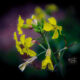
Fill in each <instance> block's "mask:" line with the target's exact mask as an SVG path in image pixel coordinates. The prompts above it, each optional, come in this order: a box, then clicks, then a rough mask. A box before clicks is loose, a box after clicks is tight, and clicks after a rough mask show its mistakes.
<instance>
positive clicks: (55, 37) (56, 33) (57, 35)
mask: <svg viewBox="0 0 80 80" xmlns="http://www.w3.org/2000/svg"><path fill="white" fill-rule="evenodd" d="M58 37H59V33H58V31H57V30H55V31H54V34H53V36H52V39H57V38H58Z"/></svg>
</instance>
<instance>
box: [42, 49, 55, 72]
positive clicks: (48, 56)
mask: <svg viewBox="0 0 80 80" xmlns="http://www.w3.org/2000/svg"><path fill="white" fill-rule="evenodd" d="M47 66H48V69H49V70H51V71H53V70H54V67H53V64H52V61H51V50H50V49H48V50H47V52H46V58H45V59H44V60H43V61H42V69H46V67H47Z"/></svg>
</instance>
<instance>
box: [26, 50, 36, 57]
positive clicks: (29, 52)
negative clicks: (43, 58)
mask: <svg viewBox="0 0 80 80" xmlns="http://www.w3.org/2000/svg"><path fill="white" fill-rule="evenodd" d="M27 54H28V55H29V56H36V55H37V53H36V52H34V51H33V50H31V49H27Z"/></svg>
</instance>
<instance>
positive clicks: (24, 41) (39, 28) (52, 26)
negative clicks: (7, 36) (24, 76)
mask: <svg viewBox="0 0 80 80" xmlns="http://www.w3.org/2000/svg"><path fill="white" fill-rule="evenodd" d="M53 7H54V6H53ZM49 8H51V7H49V6H48V9H49ZM53 9H56V8H53ZM22 28H23V29H32V28H33V30H34V31H35V32H37V33H39V34H41V36H42V38H43V39H45V44H46V45H47V49H46V48H45V47H44V46H43V45H42V44H41V43H39V44H38V45H39V46H41V47H42V48H44V50H45V59H44V60H42V65H41V66H42V67H41V69H46V68H47V67H48V69H49V70H51V71H53V70H54V66H53V63H52V60H51V53H52V50H51V48H50V44H49V42H48V39H47V35H46V34H45V33H48V32H53V36H52V38H51V39H58V37H59V35H61V32H62V26H58V25H57V21H56V19H55V18H54V17H49V16H48V15H47V14H46V13H45V12H44V10H42V9H41V8H40V7H36V8H35V13H34V14H33V15H32V16H31V18H27V19H26V23H25V24H24V20H23V19H22V18H21V16H19V18H18V24H17V31H18V34H17V32H14V40H15V43H16V48H17V51H18V52H19V53H20V54H21V55H24V53H26V54H27V55H29V56H30V57H31V58H29V59H27V60H26V62H24V63H22V64H21V65H20V66H19V68H20V70H22V71H23V70H24V69H25V67H26V66H27V65H28V64H30V63H32V62H33V61H34V60H36V59H38V56H40V55H41V53H40V54H37V53H36V52H35V51H33V50H31V49H30V48H31V47H32V46H33V45H34V44H35V43H36V42H37V40H33V39H32V38H31V37H27V38H26V37H25V34H23V31H22ZM17 35H20V39H19V40H18V37H17ZM21 46H23V48H22V47H21Z"/></svg>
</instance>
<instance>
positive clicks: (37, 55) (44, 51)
mask: <svg viewBox="0 0 80 80" xmlns="http://www.w3.org/2000/svg"><path fill="white" fill-rule="evenodd" d="M44 52H46V51H43V52H41V53H39V54H38V55H37V57H38V56H40V55H41V54H43V53H44Z"/></svg>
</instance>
